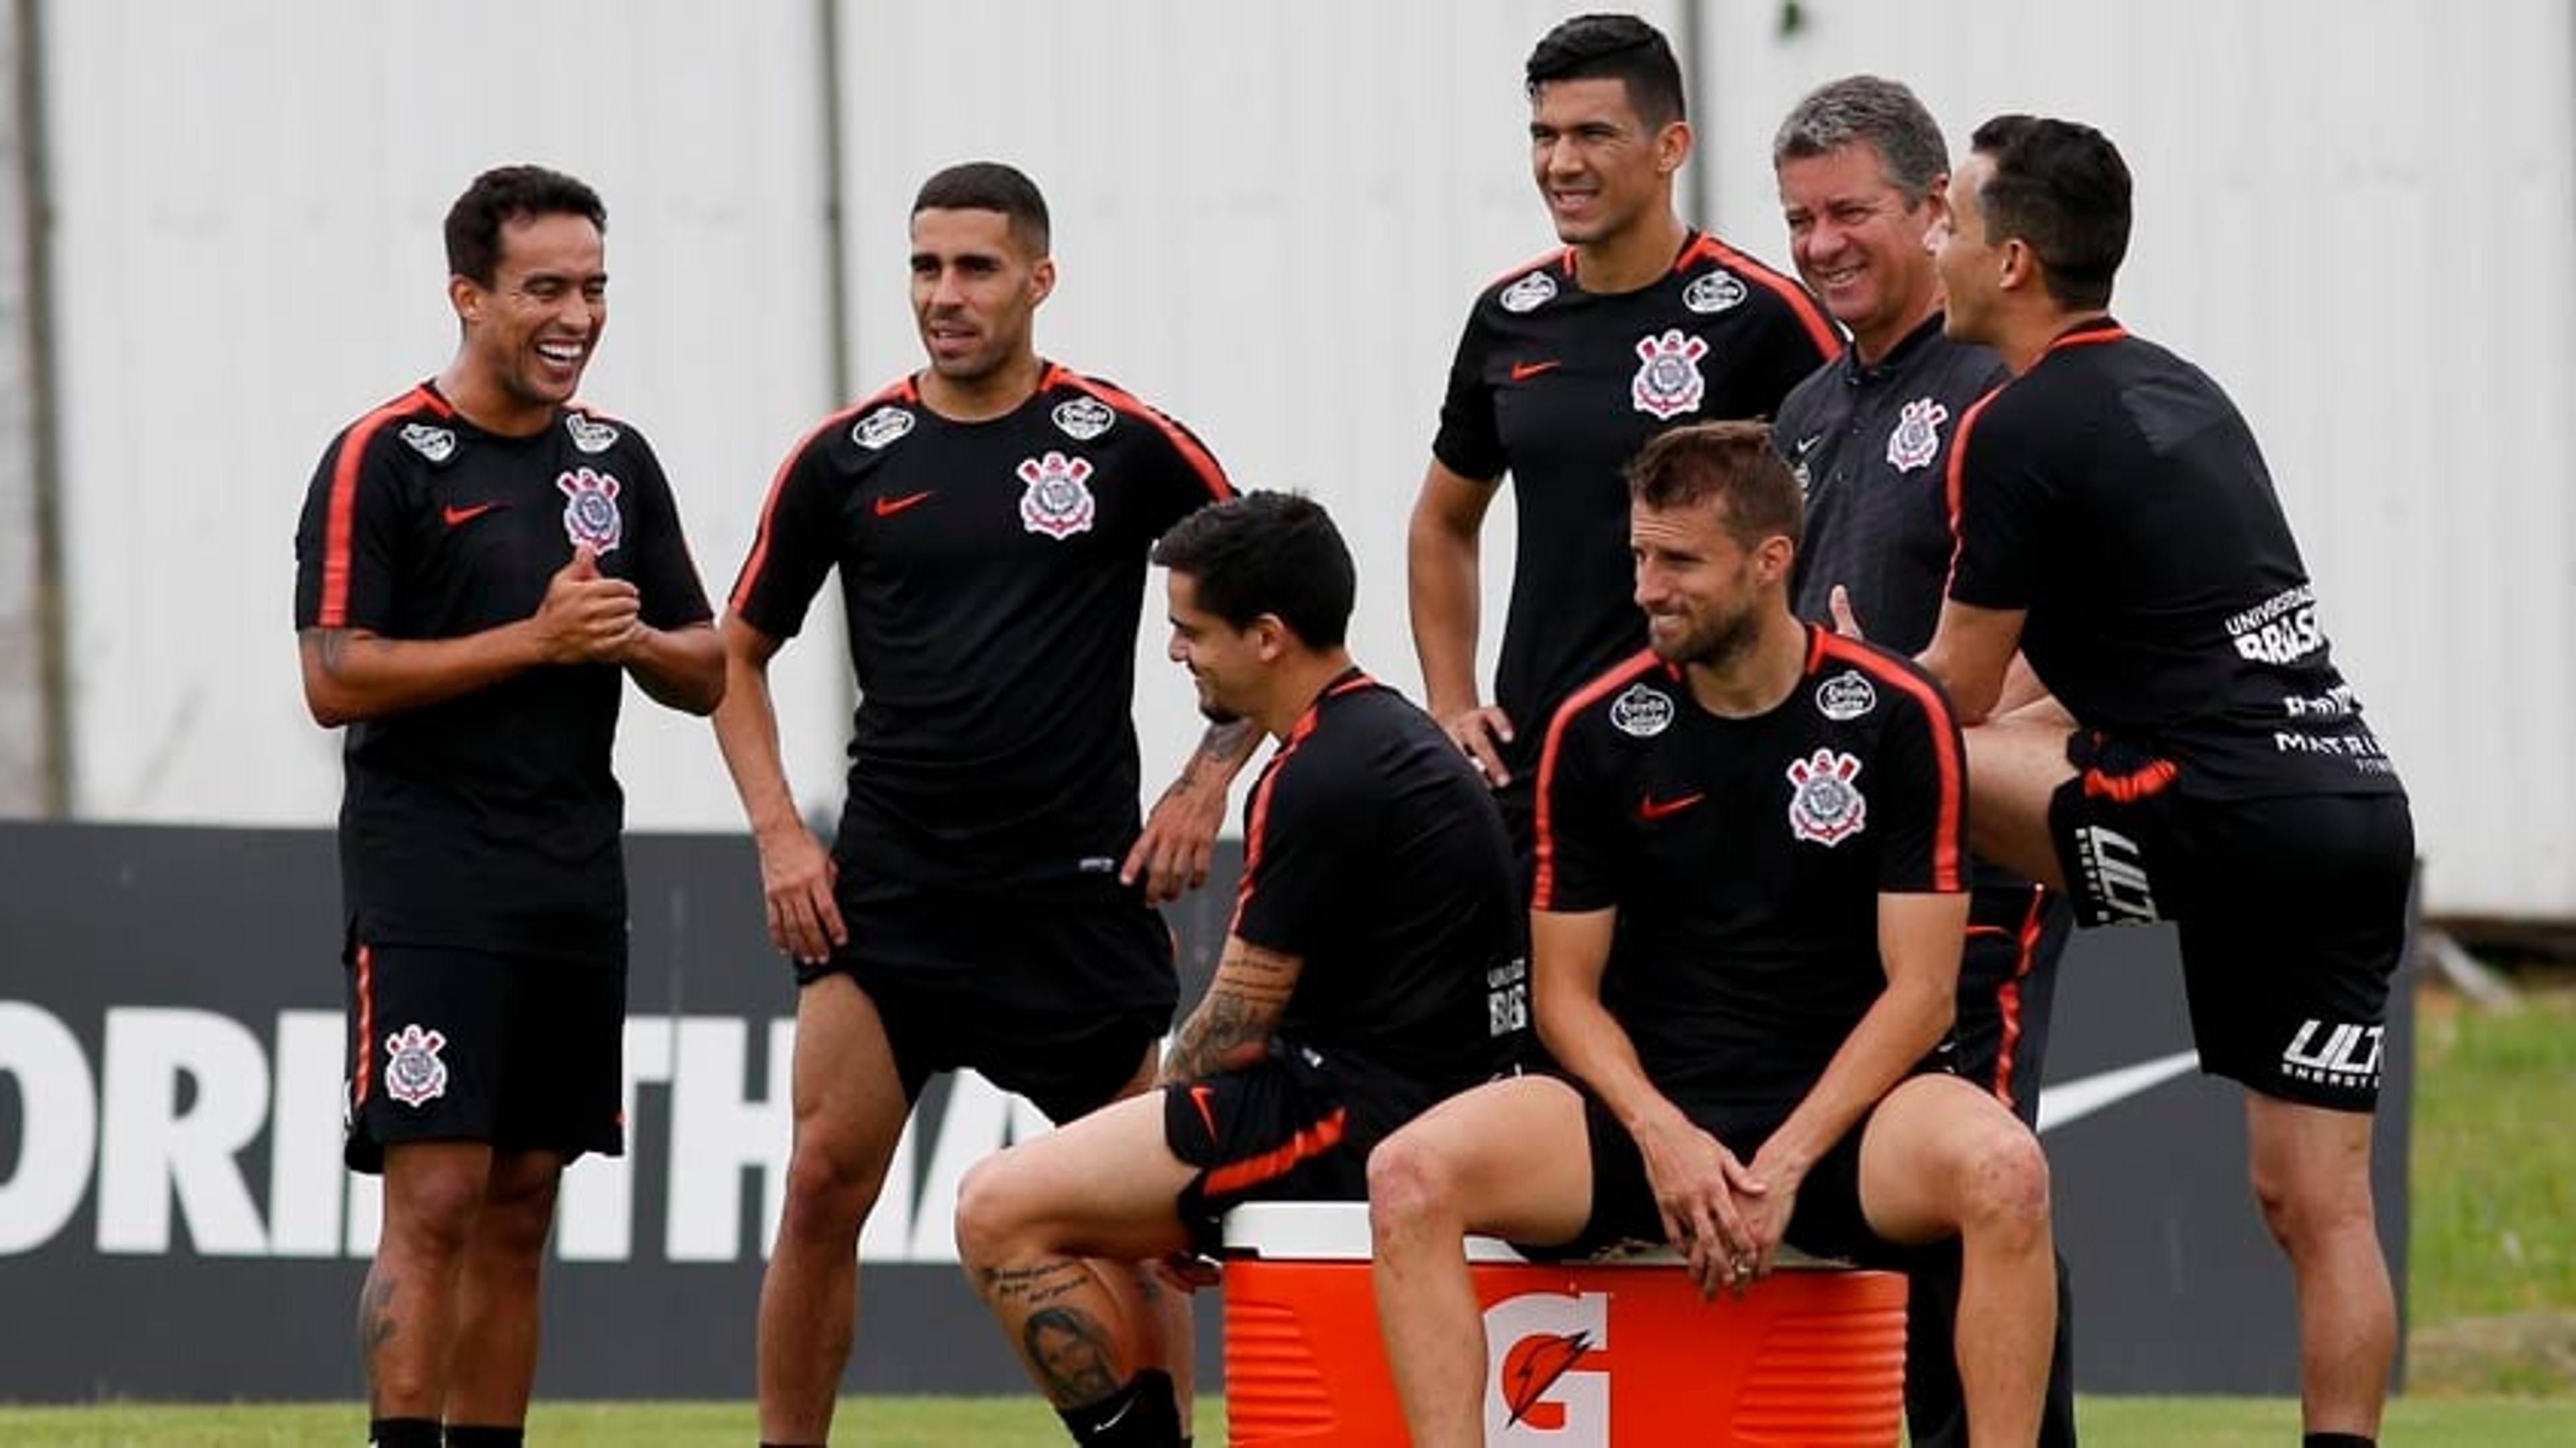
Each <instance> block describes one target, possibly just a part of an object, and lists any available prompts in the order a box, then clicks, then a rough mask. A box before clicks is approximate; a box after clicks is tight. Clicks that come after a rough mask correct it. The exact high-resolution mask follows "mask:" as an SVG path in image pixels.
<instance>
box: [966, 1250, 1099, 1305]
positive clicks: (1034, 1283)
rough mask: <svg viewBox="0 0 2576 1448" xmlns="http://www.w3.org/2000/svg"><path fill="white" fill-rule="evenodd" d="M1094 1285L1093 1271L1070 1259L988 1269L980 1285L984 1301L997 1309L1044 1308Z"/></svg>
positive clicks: (1060, 1258) (1054, 1259) (1062, 1258)
mask: <svg viewBox="0 0 2576 1448" xmlns="http://www.w3.org/2000/svg"><path fill="white" fill-rule="evenodd" d="M1090 1282H1091V1269H1090V1268H1088V1267H1085V1266H1084V1265H1082V1264H1081V1263H1080V1262H1078V1261H1076V1260H1074V1259H1073V1258H1071V1257H1055V1258H1050V1259H1047V1260H1045V1261H1041V1262H1036V1263H1031V1264H1026V1265H1023V1266H1018V1267H987V1268H985V1269H984V1274H983V1280H982V1282H981V1283H980V1284H978V1285H979V1286H980V1287H981V1289H982V1291H983V1293H984V1300H985V1301H987V1302H989V1303H991V1304H992V1305H993V1306H994V1307H995V1308H997V1309H1009V1308H1025V1307H1044V1306H1045V1305H1047V1304H1048V1303H1050V1302H1053V1301H1055V1300H1057V1299H1058V1298H1061V1297H1064V1296H1066V1295H1067V1294H1070V1293H1074V1292H1079V1291H1081V1290H1082V1289H1083V1288H1084V1287H1086V1286H1089V1285H1090Z"/></svg>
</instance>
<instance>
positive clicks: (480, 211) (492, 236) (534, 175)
mask: <svg viewBox="0 0 2576 1448" xmlns="http://www.w3.org/2000/svg"><path fill="white" fill-rule="evenodd" d="M537 216H579V217H583V218H586V219H587V220H588V221H589V222H590V224H591V225H592V226H594V227H597V228H598V229H599V233H600V235H602V236H605V235H607V234H608V208H607V207H606V206H604V205H602V204H600V200H599V193H598V192H596V191H593V190H591V189H590V188H589V187H588V186H586V185H584V184H583V183H581V182H580V181H577V180H575V179H573V178H572V177H570V176H567V175H565V174H564V173H562V172H561V171H549V170H547V169H546V168H545V167H543V166H495V167H493V168H492V169H491V170H489V171H486V172H484V173H483V174H482V175H480V176H477V177H475V178H474V184H473V185H471V186H468V187H466V188H465V194H464V195H462V196H459V197H457V198H456V204H455V205H453V206H450V207H448V208H447V274H448V275H449V276H458V277H464V278H465V279H466V280H468V281H471V282H473V283H474V284H475V285H476V286H482V287H488V286H490V285H492V283H493V280H494V278H495V277H496V276H497V274H498V273H499V270H500V266H501V228H502V226H503V225H505V224H506V223H509V222H512V221H517V220H519V219H521V218H522V217H537Z"/></svg>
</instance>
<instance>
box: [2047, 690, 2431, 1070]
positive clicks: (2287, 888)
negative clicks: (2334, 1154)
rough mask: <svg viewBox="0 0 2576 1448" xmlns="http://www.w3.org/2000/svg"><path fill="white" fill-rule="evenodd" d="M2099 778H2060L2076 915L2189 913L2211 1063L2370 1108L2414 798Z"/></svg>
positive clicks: (2114, 920) (2057, 820)
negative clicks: (2143, 787)
mask: <svg viewBox="0 0 2576 1448" xmlns="http://www.w3.org/2000/svg"><path fill="white" fill-rule="evenodd" d="M2077 738H2078V739H2079V740H2081V739H2082V738H2083V736H2081V735H2079V736H2077ZM2075 753H2076V751H2075V750H2073V749H2070V751H2069V754H2070V757H2073V756H2074V754H2075ZM2078 766H2079V768H2080V767H2082V761H2081V760H2080V759H2079V760H2078ZM2087 782H2088V777H2087V776H2085V775H2079V776H2078V777H2077V778H2075V779H2072V780H2069V781H2067V782H2066V783H2065V784H2064V785H2061V786H2059V788H2058V790H2057V793H2056V795H2055V796H2054V797H2053V798H2052V799H2051V800H2050V801H2049V808H2048V824H2049V832H2050V834H2051V835H2052V836H2053V838H2054V840H2055V843H2056V847H2057V854H2058V859H2059V861H2060V863H2061V864H2062V865H2063V867H2064V868H2065V871H2066V878H2067V883H2068V885H2069V887H2070V888H2071V889H2072V890H2073V892H2074V894H2075V897H2076V910H2077V918H2078V919H2079V920H2080V921H2081V922H2082V923H2084V924H2086V925H2106V924H2133V925H2135V924H2146V923H2149V922H2151V921H2155V920H2171V921H2174V922H2176V924H2177V925H2178V926H2179V928H2180V933H2181V938H2182V965H2183V983H2184V987H2185V990H2186V993H2187V995H2188V997H2189V1000H2190V1004H2191V1030H2192V1040H2193V1043H2194V1044H2195V1045H2197V1046H2198V1047H2199V1049H2200V1065H2201V1069H2202V1070H2204V1071H2207V1072H2210V1073H2211V1074H2213V1075H2219V1076H2226V1077H2230V1078H2232V1079H2234V1080H2237V1081H2241V1082H2243V1083H2245V1085H2246V1086H2248V1087H2249V1088H2251V1089H2253V1090H2256V1091H2260V1092H2262V1093H2263V1094H2264V1095H2267V1096H2276V1097H2279V1098H2281V1099H2283V1100H2286V1101H2296V1102H2301V1103H2304V1104H2307V1105H2311V1106H2324V1107H2330V1108H2333V1109H2336V1110H2343V1111H2369V1110H2371V1109H2373V1108H2374V1107H2375V1106H2376V1105H2377V1104H2378V1100H2379V1082H2380V1064H2381V1042H2382V1037H2383V1034H2384V1032H2385V1030H2386V1026H2385V1022H2386V1019H2387V1006H2388V982H2389V977H2390V976H2391V975H2392V974H2394V973H2395V971H2396V969H2397V962H2398V959H2399V957H2400V956H2401V955H2403V953H2404V951H2405V948H2406V917H2407V895H2408V891H2409V890H2410V889H2411V888H2412V885H2413V882H2414V873H2415V827H2414V822H2413V818H2412V816H2411V814H2410V813H2409V812H2408V809H2407V806H2406V797H2405V796H2404V795H2400V794H2349V795H2291V796H2284V797H2280V798H2275V799H2248V800H2202V799H2192V798H2189V797H2186V796H2184V795H2182V794H2181V793H2180V792H2179V791H2177V790H2171V789H2166V790H2160V791H2156V792H2153V793H2147V794H2143V795H2131V796H2130V797H2128V798H2125V799H2123V798H2120V797H2117V794H2118V793H2127V792H2126V791H2120V792H2109V791H2104V790H2101V789H2099V788H2094V789H2089V790H2088V788H2087Z"/></svg>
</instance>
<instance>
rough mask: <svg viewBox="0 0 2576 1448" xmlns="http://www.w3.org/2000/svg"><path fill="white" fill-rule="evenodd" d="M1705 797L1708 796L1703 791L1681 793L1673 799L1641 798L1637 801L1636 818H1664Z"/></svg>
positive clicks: (1687, 807) (1678, 812)
mask: <svg viewBox="0 0 2576 1448" xmlns="http://www.w3.org/2000/svg"><path fill="white" fill-rule="evenodd" d="M1706 798H1708V796H1707V794H1705V793H1695V794H1685V795H1681V796H1678V797H1676V798H1673V799H1653V798H1647V799H1641V800H1639V801H1637V818H1639V819H1641V820H1659V819H1664V818H1666V817H1668V816H1671V815H1677V814H1680V813H1681V812H1682V811H1683V810H1686V809H1689V808H1690V807H1691V806H1692V805H1695V804H1697V803H1699V802H1700V801H1701V800H1704V799H1706Z"/></svg>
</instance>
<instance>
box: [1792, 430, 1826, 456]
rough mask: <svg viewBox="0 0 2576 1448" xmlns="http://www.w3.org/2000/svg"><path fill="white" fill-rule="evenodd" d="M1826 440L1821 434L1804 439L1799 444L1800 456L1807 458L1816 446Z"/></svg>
mask: <svg viewBox="0 0 2576 1448" xmlns="http://www.w3.org/2000/svg"><path fill="white" fill-rule="evenodd" d="M1824 440H1825V435H1824V434H1823V433H1821V432H1820V433H1817V434H1816V435H1815V436H1814V437H1810V438H1805V439H1802V440H1801V441H1800V442H1799V443H1798V456H1800V457H1805V456H1806V455H1807V453H1808V451H1809V450H1810V449H1812V448H1814V447H1815V445H1816V444H1818V443H1820V442H1823V441H1824Z"/></svg>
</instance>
